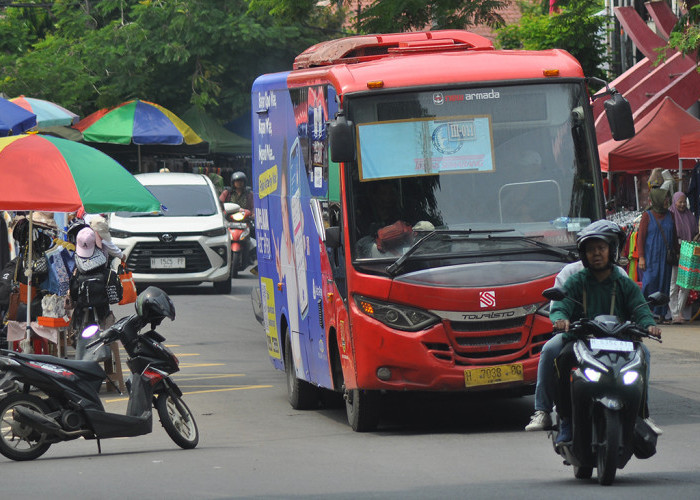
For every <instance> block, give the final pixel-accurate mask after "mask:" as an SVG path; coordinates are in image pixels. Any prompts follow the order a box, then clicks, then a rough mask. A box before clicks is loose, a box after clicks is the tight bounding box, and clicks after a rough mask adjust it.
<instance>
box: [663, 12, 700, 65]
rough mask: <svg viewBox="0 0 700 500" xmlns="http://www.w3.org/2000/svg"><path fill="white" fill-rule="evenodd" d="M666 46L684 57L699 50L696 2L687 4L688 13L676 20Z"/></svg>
mask: <svg viewBox="0 0 700 500" xmlns="http://www.w3.org/2000/svg"><path fill="white" fill-rule="evenodd" d="M668 45H669V47H671V48H674V49H678V50H679V51H681V52H682V53H683V54H686V55H688V54H693V53H696V52H697V51H698V50H700V4H698V2H697V0H695V1H692V2H691V1H689V2H688V12H687V13H686V14H685V15H683V16H681V17H680V18H679V19H678V23H676V26H675V27H674V28H673V31H672V32H671V36H670V37H669V39H668ZM662 57H663V56H662ZM698 71H700V67H699V68H698Z"/></svg>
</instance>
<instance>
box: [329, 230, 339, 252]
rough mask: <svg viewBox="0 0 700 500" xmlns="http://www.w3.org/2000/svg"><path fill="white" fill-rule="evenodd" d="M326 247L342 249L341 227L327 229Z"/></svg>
mask: <svg viewBox="0 0 700 500" xmlns="http://www.w3.org/2000/svg"><path fill="white" fill-rule="evenodd" d="M326 246H327V247H328V248H338V247H340V226H331V227H327V228H326Z"/></svg>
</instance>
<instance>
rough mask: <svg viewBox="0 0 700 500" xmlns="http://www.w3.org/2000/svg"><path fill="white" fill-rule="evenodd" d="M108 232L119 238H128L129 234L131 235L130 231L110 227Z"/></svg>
mask: <svg viewBox="0 0 700 500" xmlns="http://www.w3.org/2000/svg"><path fill="white" fill-rule="evenodd" d="M109 234H110V235H111V236H112V237H113V238H119V239H124V238H128V237H129V236H131V233H129V232H127V231H120V230H119V229H112V228H110V229H109Z"/></svg>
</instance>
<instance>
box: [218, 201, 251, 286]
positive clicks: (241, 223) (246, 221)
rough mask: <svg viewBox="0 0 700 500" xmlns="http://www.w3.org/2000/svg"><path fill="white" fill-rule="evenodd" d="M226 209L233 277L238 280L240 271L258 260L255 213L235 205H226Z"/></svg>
mask: <svg viewBox="0 0 700 500" xmlns="http://www.w3.org/2000/svg"><path fill="white" fill-rule="evenodd" d="M224 209H225V212H226V216H227V217H228V218H229V220H230V222H229V223H228V230H229V233H230V234H231V277H233V278H238V273H239V271H243V270H244V269H245V268H246V267H248V266H249V265H252V264H254V263H255V260H256V258H257V253H256V245H255V223H254V219H253V212H252V211H251V210H248V209H246V208H241V207H240V206H238V205H237V204H235V203H225V204H224Z"/></svg>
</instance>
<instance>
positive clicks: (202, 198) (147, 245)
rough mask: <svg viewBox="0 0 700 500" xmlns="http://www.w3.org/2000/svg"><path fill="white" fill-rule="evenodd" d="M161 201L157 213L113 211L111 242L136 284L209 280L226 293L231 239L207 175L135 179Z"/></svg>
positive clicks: (169, 173)
mask: <svg viewBox="0 0 700 500" xmlns="http://www.w3.org/2000/svg"><path fill="white" fill-rule="evenodd" d="M135 177H136V179H138V181H139V182H140V183H141V184H143V185H144V186H145V187H146V188H147V189H148V190H149V191H151V193H153V195H154V196H155V197H156V198H158V200H159V201H160V202H161V204H162V205H163V207H165V209H164V210H161V212H159V213H142V212H116V213H114V214H112V215H111V216H110V220H109V225H110V229H109V232H110V234H111V235H112V241H114V243H115V244H116V245H117V246H118V247H119V248H121V249H122V250H124V252H125V253H126V254H127V256H128V257H127V266H128V267H129V269H130V270H131V271H132V272H133V273H134V281H135V282H136V283H137V284H142V283H149V284H159V283H160V284H173V285H176V284H197V283H202V282H206V281H208V282H212V283H213V284H214V289H215V290H216V291H217V292H218V293H230V292H231V250H230V248H231V241H230V235H229V232H228V230H227V226H226V221H225V219H224V213H223V209H222V207H221V204H220V203H219V199H218V197H217V195H216V190H215V189H214V186H213V184H212V182H211V180H209V178H208V177H206V176H204V175H201V174H183V173H172V172H167V173H152V174H139V175H136V176H135Z"/></svg>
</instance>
